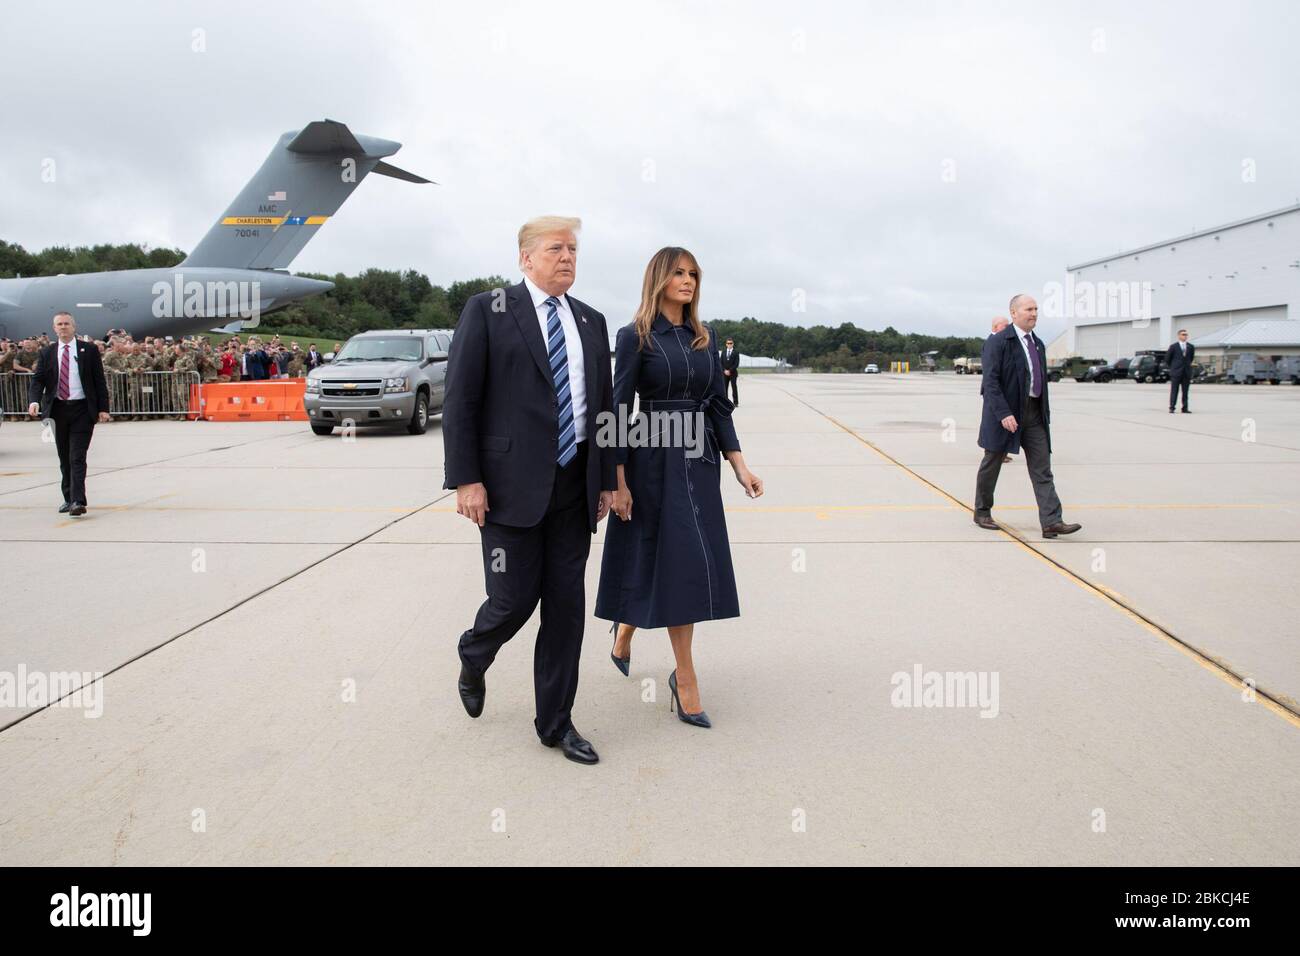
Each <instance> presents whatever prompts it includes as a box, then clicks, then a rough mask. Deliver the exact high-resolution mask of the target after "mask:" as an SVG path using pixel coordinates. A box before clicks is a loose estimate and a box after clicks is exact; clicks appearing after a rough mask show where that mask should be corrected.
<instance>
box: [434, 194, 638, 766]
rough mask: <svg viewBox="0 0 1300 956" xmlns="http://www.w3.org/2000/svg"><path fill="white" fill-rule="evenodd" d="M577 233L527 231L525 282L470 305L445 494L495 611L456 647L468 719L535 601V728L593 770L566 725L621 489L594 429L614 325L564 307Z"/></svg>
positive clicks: (455, 366)
mask: <svg viewBox="0 0 1300 956" xmlns="http://www.w3.org/2000/svg"><path fill="white" fill-rule="evenodd" d="M580 226H581V222H580V220H577V219H568V218H562V217H558V216H548V217H544V218H541V219H534V220H531V221H529V222H528V223H525V224H524V226H523V228H522V229H520V230H519V262H520V266H521V267H522V268H523V271H524V276H525V279H524V281H523V282H521V283H520V284H519V285H516V286H512V287H511V288H509V289H494V290H492V291H489V292H483V293H480V294H479V295H476V296H474V297H473V298H471V299H470V300H469V301H468V302H467V303H466V304H465V309H464V311H463V312H462V313H461V316H460V321H459V323H458V324H457V326H456V335H455V337H454V338H453V339H452V345H451V353H450V355H449V357H448V361H447V379H446V398H445V403H444V405H443V412H442V433H443V447H444V459H445V468H446V477H445V481H444V482H443V487H444V488H455V489H456V511H457V513H459V514H462V515H464V516H465V517H467V518H469V519H470V520H472V521H473V522H474V523H475V524H477V525H478V526H479V535H480V538H481V540H482V547H483V577H484V579H485V581H486V587H487V600H486V601H484V602H483V604H482V605H481V606H480V607H479V609H478V614H477V615H476V616H475V618H474V625H473V627H471V628H470V629H469V630H467V631H465V632H464V633H463V634H462V635H461V637H460V645H459V651H460V660H461V670H460V679H459V681H458V684H457V689H458V690H459V692H460V697H461V702H462V703H463V704H464V705H465V710H466V712H467V713H468V714H469V715H470V716H471V717H477V716H479V714H481V713H482V712H483V702H484V697H485V695H486V693H487V688H486V682H485V680H484V674H485V673H486V672H487V669H488V668H489V667H490V666H491V665H492V662H493V660H494V659H495V658H496V655H497V652H498V651H499V650H500V649H501V646H502V645H503V644H505V643H506V641H508V640H510V638H512V637H513V636H514V635H515V633H516V632H517V631H518V630H519V629H520V628H521V627H523V625H524V623H525V622H526V621H527V620H528V619H529V617H531V616H532V613H533V609H534V608H536V607H537V604H538V602H539V601H540V602H541V606H542V615H541V628H540V629H539V630H538V632H537V643H536V645H535V647H534V651H533V684H534V691H535V696H536V711H537V715H536V719H535V720H534V727H535V728H536V730H537V736H538V737H539V738H540V739H541V742H542V743H543V744H545V745H546V746H548V747H556V746H558V747H559V748H560V749H561V751H562V752H563V753H564V755H565V756H566V757H567V758H568V759H570V760H573V761H576V762H578V763H587V764H591V763H596V762H597V760H598V759H599V757H598V756H597V755H596V751H595V749H594V748H593V747H592V746H591V744H590V743H588V742H587V741H586V740H585V739H584V738H583V737H582V735H581V734H579V733H578V731H577V730H576V729H575V728H574V726H573V720H572V717H571V713H572V710H573V702H574V698H575V696H576V694H577V691H578V659H579V655H580V652H581V650H582V633H583V626H584V623H585V620H586V617H587V610H586V592H585V588H584V574H585V569H586V565H587V557H588V554H589V553H590V551H591V536H592V535H593V534H595V532H596V525H597V523H598V522H599V521H601V520H602V519H603V518H604V517H605V515H606V514H607V513H608V511H609V503H610V500H611V499H612V497H613V491H614V488H615V487H617V478H616V472H615V462H614V450H613V448H608V449H605V448H598V447H596V432H597V429H598V427H599V424H600V422H599V421H598V417H600V416H601V415H602V413H604V415H605V416H607V417H612V415H613V383H612V376H611V371H610V362H609V335H608V332H607V329H606V326H605V317H604V316H603V315H601V314H600V313H599V312H597V311H595V310H594V309H592V308H591V307H590V306H588V305H586V304H585V303H582V302H579V301H578V300H577V299H575V298H573V297H572V296H570V295H568V294H567V293H568V290H569V287H570V286H572V285H573V281H574V277H575V276H576V272H577V256H578V241H577V231H578V229H579V228H580ZM602 420H603V419H602Z"/></svg>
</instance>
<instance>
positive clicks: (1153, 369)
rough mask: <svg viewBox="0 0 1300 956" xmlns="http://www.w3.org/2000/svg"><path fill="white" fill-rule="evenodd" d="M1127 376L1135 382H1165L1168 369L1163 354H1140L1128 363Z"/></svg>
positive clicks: (1167, 377)
mask: <svg viewBox="0 0 1300 956" xmlns="http://www.w3.org/2000/svg"><path fill="white" fill-rule="evenodd" d="M1128 377H1129V378H1131V379H1133V381H1135V382H1147V383H1148V384H1149V383H1151V382H1167V381H1169V369H1168V368H1167V367H1166V366H1165V357H1164V356H1163V355H1151V354H1149V353H1148V354H1140V355H1135V356H1133V358H1132V360H1131V361H1130V362H1129V363H1128Z"/></svg>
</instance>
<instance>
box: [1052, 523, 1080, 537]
mask: <svg viewBox="0 0 1300 956" xmlns="http://www.w3.org/2000/svg"><path fill="white" fill-rule="evenodd" d="M1082 527H1083V525H1081V524H1066V523H1065V522H1064V521H1058V522H1056V524H1051V525H1048V526H1047V527H1046V528H1044V529H1043V537H1044V538H1055V537H1056V536H1057V535H1058V534H1074V533H1075V532H1076V531H1078V530H1079V529H1080V528H1082Z"/></svg>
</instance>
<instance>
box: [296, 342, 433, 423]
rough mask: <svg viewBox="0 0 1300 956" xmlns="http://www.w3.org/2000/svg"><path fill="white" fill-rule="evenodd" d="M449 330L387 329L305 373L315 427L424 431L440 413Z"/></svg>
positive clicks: (306, 399) (307, 403)
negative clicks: (388, 426) (392, 427)
mask: <svg viewBox="0 0 1300 956" xmlns="http://www.w3.org/2000/svg"><path fill="white" fill-rule="evenodd" d="M451 338H452V331H451V330H450V329H389V330H386V331H373V332H362V333H361V334H360V335H354V336H352V338H350V339H348V340H347V342H346V343H345V344H344V346H343V348H342V349H340V350H339V353H338V354H337V355H336V356H334V358H333V360H332V361H330V363H329V364H328V365H322V366H320V367H319V368H314V369H312V370H311V371H310V372H309V373H307V384H306V391H305V392H304V395H303V405H304V406H305V408H306V410H307V417H308V418H309V419H310V420H311V430H312V431H313V432H315V433H316V434H317V435H328V434H330V433H331V432H333V431H334V426H336V425H347V424H351V425H385V424H392V425H405V426H406V430H407V431H408V432H410V433H411V434H412V435H422V434H424V431H425V429H426V428H427V427H428V425H429V416H430V415H432V414H435V413H437V412H440V411H442V402H443V397H444V394H445V385H444V382H445V379H446V377H447V353H448V351H450V349H451Z"/></svg>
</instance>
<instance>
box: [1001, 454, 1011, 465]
mask: <svg viewBox="0 0 1300 956" xmlns="http://www.w3.org/2000/svg"><path fill="white" fill-rule="evenodd" d="M1009 461H1011V456H1010V455H1003V456H1002V464H1004V465H1005V464H1006V463H1007V462H1009Z"/></svg>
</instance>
